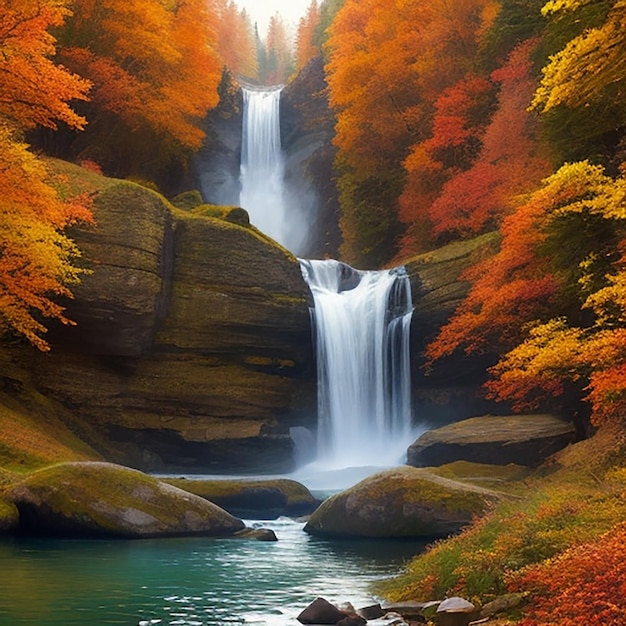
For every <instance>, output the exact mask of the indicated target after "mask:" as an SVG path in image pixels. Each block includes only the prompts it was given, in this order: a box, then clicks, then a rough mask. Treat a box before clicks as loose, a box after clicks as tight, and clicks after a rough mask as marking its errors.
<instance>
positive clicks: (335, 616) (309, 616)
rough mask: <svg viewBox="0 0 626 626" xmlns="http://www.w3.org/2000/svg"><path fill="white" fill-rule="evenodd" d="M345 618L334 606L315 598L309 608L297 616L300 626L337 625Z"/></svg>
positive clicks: (324, 600)
mask: <svg viewBox="0 0 626 626" xmlns="http://www.w3.org/2000/svg"><path fill="white" fill-rule="evenodd" d="M345 617H346V613H344V612H343V611H340V610H339V609H338V608H337V607H336V606H335V605H334V604H331V603H330V602H328V600H326V599H324V598H315V600H313V602H311V604H309V606H307V607H306V609H304V610H303V611H302V612H301V613H300V615H298V618H297V619H298V621H299V622H300V623H301V624H337V623H338V622H339V621H340V620H342V619H344V618H345Z"/></svg>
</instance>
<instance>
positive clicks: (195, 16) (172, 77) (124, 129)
mask: <svg viewBox="0 0 626 626" xmlns="http://www.w3.org/2000/svg"><path fill="white" fill-rule="evenodd" d="M74 5H75V9H76V10H75V13H74V15H73V17H72V18H71V19H69V20H68V22H67V24H66V27H65V28H64V29H63V30H62V31H61V33H60V35H59V37H60V42H61V47H60V50H59V54H60V58H61V59H62V61H63V62H64V63H66V64H67V66H68V67H70V68H71V69H72V70H74V71H76V72H77V73H79V74H80V75H82V76H85V77H87V78H89V79H90V80H91V81H92V83H93V89H92V100H91V102H90V104H89V106H88V107H86V108H85V115H86V117H87V119H88V120H89V123H90V124H89V127H88V130H87V132H86V133H85V134H84V135H83V136H81V137H79V138H71V139H73V140H74V141H73V143H72V144H71V145H70V147H69V149H67V150H66V151H65V152H61V154H62V155H63V156H70V157H77V156H78V157H90V158H93V159H94V160H95V161H98V162H100V163H101V164H102V165H103V166H104V168H105V171H108V172H110V173H114V174H116V175H128V174H130V173H138V174H139V175H142V174H144V175H148V177H150V176H149V175H150V174H151V175H152V177H154V175H155V171H156V172H158V171H159V167H164V166H165V165H166V162H169V161H170V160H172V159H174V160H176V159H181V158H183V155H184V154H185V151H188V150H193V149H196V148H198V147H199V146H200V145H201V143H202V140H203V138H204V132H203V130H202V128H201V122H202V119H203V118H204V115H205V114H206V112H207V110H208V109H210V108H211V107H213V106H215V104H216V103H217V100H218V96H217V86H218V84H219V81H220V78H221V69H222V64H221V61H220V59H219V56H218V54H217V52H216V42H217V34H216V22H215V20H216V16H217V13H216V10H215V8H214V6H212V4H211V3H207V2H205V1H204V0H176V1H175V2H171V3H169V2H168V3H165V2H160V1H154V0H75V2H74ZM155 146H159V149H158V150H157V149H155Z"/></svg>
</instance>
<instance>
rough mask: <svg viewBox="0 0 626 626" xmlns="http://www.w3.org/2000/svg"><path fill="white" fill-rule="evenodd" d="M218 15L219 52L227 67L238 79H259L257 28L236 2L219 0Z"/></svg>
mask: <svg viewBox="0 0 626 626" xmlns="http://www.w3.org/2000/svg"><path fill="white" fill-rule="evenodd" d="M217 12H218V18H219V19H218V20H217V24H216V27H217V37H218V41H217V49H218V51H219V54H220V57H221V58H222V61H223V63H224V65H226V67H227V68H228V69H229V70H230V72H231V73H232V74H235V75H236V76H240V77H243V78H245V79H247V80H251V81H252V80H256V79H257V78H258V73H259V67H258V60H257V54H256V45H255V40H254V28H253V26H252V22H251V21H250V18H249V16H248V14H247V12H246V11H245V9H242V10H239V7H238V6H237V4H236V3H235V2H234V1H233V0H228V1H226V0H219V2H218V3H217Z"/></svg>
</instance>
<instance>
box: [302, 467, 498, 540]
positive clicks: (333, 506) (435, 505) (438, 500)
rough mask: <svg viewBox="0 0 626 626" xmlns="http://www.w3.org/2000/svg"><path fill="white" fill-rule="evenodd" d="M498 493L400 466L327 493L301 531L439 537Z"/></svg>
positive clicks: (458, 526) (330, 534)
mask: <svg viewBox="0 0 626 626" xmlns="http://www.w3.org/2000/svg"><path fill="white" fill-rule="evenodd" d="M499 497H500V494H498V493H497V492H496V491H493V490H490V489H485V488H482V487H478V486H474V485H469V484H466V483H461V482H458V481H454V480H450V479H448V478H443V477H441V476H437V475H436V474H434V473H433V472H430V471H428V470H426V469H416V468H412V467H402V468H398V469H394V470H389V471H386V472H381V473H379V474H375V475H374V476H371V477H369V478H366V479H365V480H363V481H361V482H360V483H358V484H357V485H355V486H354V487H351V488H350V489H348V490H346V491H343V492H341V493H338V494H336V495H334V496H331V497H330V498H329V499H328V500H325V501H324V502H323V503H322V504H321V505H320V507H319V508H318V509H317V510H316V511H315V512H314V513H313V515H312V516H311V518H310V520H309V521H308V523H307V524H306V526H305V528H304V530H305V531H306V532H308V533H310V534H313V535H321V536H326V537H442V536H447V535H449V534H450V533H453V532H456V531H458V530H460V529H461V528H462V527H463V526H466V525H467V524H469V523H470V522H471V520H472V518H473V517H474V516H475V515H477V514H480V513H482V512H483V511H484V510H485V509H486V507H487V506H489V504H490V503H491V502H493V501H494V500H496V499H497V498H499Z"/></svg>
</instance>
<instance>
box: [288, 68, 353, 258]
mask: <svg viewBox="0 0 626 626" xmlns="http://www.w3.org/2000/svg"><path fill="white" fill-rule="evenodd" d="M325 94H326V80H325V77H324V62H323V59H322V57H317V58H314V59H312V60H311V61H310V62H309V64H308V65H307V66H306V67H305V68H303V69H302V70H301V71H300V73H299V74H298V76H297V77H296V78H295V79H294V80H293V81H292V82H291V83H289V84H288V85H287V86H286V87H285V89H284V90H283V93H282V96H281V103H280V107H281V108H280V115H281V140H282V146H283V149H284V151H285V157H286V169H285V193H286V196H287V199H288V202H290V203H293V204H294V205H297V206H298V207H299V210H300V212H301V214H302V219H303V222H304V224H305V225H306V228H307V229H308V233H309V237H308V241H307V246H306V248H305V250H304V251H303V254H301V256H303V257H306V258H315V259H321V258H324V257H331V258H338V257H339V245H340V243H341V234H340V232H339V199H338V195H337V189H336V187H335V183H334V174H333V161H334V159H335V149H334V147H333V145H332V138H333V135H334V124H335V120H334V118H333V116H332V114H331V112H330V109H329V107H328V101H327V98H326V95H325Z"/></svg>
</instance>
